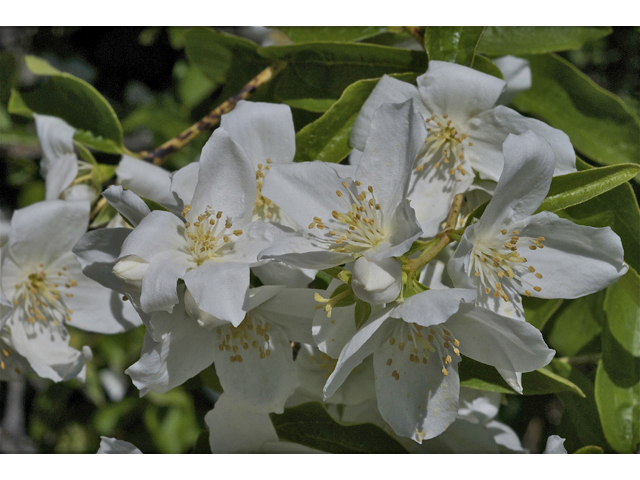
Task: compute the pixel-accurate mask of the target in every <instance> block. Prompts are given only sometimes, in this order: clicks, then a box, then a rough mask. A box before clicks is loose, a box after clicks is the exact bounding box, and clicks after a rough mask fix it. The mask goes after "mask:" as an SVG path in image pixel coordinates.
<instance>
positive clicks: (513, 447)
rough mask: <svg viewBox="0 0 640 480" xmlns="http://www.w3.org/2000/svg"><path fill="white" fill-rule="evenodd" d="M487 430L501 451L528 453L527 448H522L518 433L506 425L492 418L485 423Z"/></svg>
mask: <svg viewBox="0 0 640 480" xmlns="http://www.w3.org/2000/svg"><path fill="white" fill-rule="evenodd" d="M485 428H486V429H487V431H488V432H489V433H490V434H491V435H492V436H493V441H494V442H495V443H496V445H498V448H499V449H500V450H501V453H505V450H506V453H529V451H528V450H526V449H524V448H522V443H520V439H519V438H518V434H517V433H516V432H514V431H513V429H511V427H509V426H508V425H505V424H504V423H502V422H498V421H497V420H493V421H491V422H489V423H487V425H486V427H485Z"/></svg>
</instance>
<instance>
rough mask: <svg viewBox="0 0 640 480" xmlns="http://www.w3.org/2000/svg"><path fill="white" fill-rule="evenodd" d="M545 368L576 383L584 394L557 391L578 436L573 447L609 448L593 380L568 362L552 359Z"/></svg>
mask: <svg viewBox="0 0 640 480" xmlns="http://www.w3.org/2000/svg"><path fill="white" fill-rule="evenodd" d="M547 368H548V369H549V370H551V371H553V372H554V373H555V374H556V375H559V376H561V377H562V378H565V379H566V380H569V381H571V382H572V383H573V384H575V385H577V386H578V387H579V388H580V390H581V391H582V392H583V393H584V395H585V396H584V397H582V396H579V395H574V394H573V393H569V392H558V393H557V396H558V398H559V399H560V401H561V402H562V404H563V405H564V411H565V415H566V416H567V418H568V420H569V422H570V424H571V425H572V427H573V429H574V431H575V433H576V435H577V437H578V443H577V444H576V445H575V446H574V447H573V448H577V447H578V445H599V446H601V447H602V448H604V449H605V450H609V449H610V447H609V445H608V444H607V441H606V440H605V437H604V433H603V432H602V427H601V426H600V420H599V418H598V408H597V406H596V401H595V397H594V388H593V382H592V381H591V380H589V379H588V378H587V377H586V376H584V375H583V374H582V373H580V371H579V370H578V369H577V368H573V367H572V366H571V365H569V364H568V363H564V362H560V361H557V360H554V361H552V362H551V363H550V364H549V365H548V366H547Z"/></svg>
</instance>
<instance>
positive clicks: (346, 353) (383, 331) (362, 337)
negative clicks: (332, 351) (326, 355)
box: [324, 307, 394, 398]
mask: <svg viewBox="0 0 640 480" xmlns="http://www.w3.org/2000/svg"><path fill="white" fill-rule="evenodd" d="M392 312H393V308H392V307H386V308H384V309H382V310H380V311H379V312H377V313H375V314H372V315H371V318H369V320H368V321H367V322H366V323H365V324H364V325H363V326H362V327H360V330H358V332H357V333H356V334H355V335H354V336H353V337H352V338H351V340H349V341H348V342H347V344H346V345H345V346H344V348H343V349H342V351H341V352H340V357H339V358H338V363H337V364H336V368H335V369H334V370H333V373H331V376H330V377H329V379H328V380H327V383H326V384H325V386H324V396H325V398H329V397H331V396H332V395H333V394H334V393H336V390H338V388H339V387H340V385H342V384H343V383H344V381H345V380H346V378H347V377H348V376H349V374H350V373H351V371H352V370H353V369H354V368H356V367H357V366H358V365H360V364H361V363H362V361H363V360H364V359H365V358H367V357H368V356H369V355H371V354H372V353H373V352H374V351H375V350H376V349H377V348H378V347H379V346H380V343H381V341H382V339H383V338H387V334H388V333H389V329H390V328H393V323H394V322H388V325H385V322H386V321H387V320H388V319H389V315H390V314H391V313H392Z"/></svg>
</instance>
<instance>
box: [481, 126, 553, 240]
mask: <svg viewBox="0 0 640 480" xmlns="http://www.w3.org/2000/svg"><path fill="white" fill-rule="evenodd" d="M503 149H504V158H505V165H504V170H503V171H502V175H501V176H500V180H499V181H498V186H497V187H496V191H495V193H494V195H493V199H491V202H489V205H487V209H486V210H485V211H484V213H483V215H482V218H481V219H480V222H479V223H478V226H477V228H476V235H477V236H478V238H482V237H483V236H485V235H491V236H496V235H498V232H499V231H500V230H501V229H502V228H505V227H508V226H509V225H511V224H513V223H515V222H516V221H518V220H521V219H524V218H526V217H527V216H529V215H531V214H532V213H533V212H535V211H536V209H537V208H538V207H539V206H540V204H541V203H542V200H544V197H545V196H546V195H547V192H548V191H549V185H551V177H552V176H553V170H554V168H555V160H554V155H553V151H552V150H551V147H550V146H549V144H548V143H547V142H546V141H545V140H544V139H542V138H540V137H538V136H537V135H536V134H535V133H533V132H527V133H523V134H522V135H517V136H516V135H509V136H508V137H507V139H506V140H505V142H504V147H503Z"/></svg>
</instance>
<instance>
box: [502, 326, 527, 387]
mask: <svg viewBox="0 0 640 480" xmlns="http://www.w3.org/2000/svg"><path fill="white" fill-rule="evenodd" d="M523 320H524V318H523ZM496 370H498V373H499V374H500V376H501V377H502V378H504V381H505V382H507V385H509V386H510V387H511V388H513V389H514V390H515V391H516V392H518V393H520V394H521V393H522V391H523V390H522V372H512V371H511V370H507V369H504V368H496Z"/></svg>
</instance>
